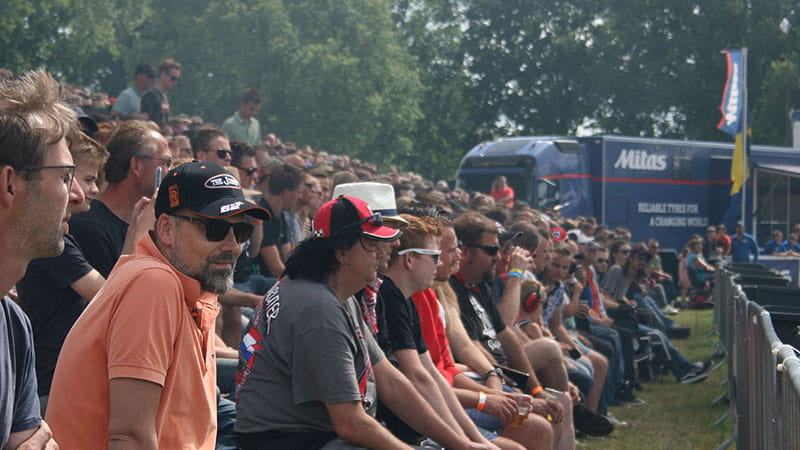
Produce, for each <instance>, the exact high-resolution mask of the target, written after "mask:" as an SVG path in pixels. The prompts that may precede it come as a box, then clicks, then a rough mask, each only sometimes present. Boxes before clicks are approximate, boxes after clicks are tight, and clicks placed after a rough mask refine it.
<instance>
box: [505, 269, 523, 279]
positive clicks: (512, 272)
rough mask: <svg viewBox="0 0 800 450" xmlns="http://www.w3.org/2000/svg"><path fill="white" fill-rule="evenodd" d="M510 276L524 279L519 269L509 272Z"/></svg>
mask: <svg viewBox="0 0 800 450" xmlns="http://www.w3.org/2000/svg"><path fill="white" fill-rule="evenodd" d="M508 276H510V277H517V278H519V279H522V271H521V270H519V269H511V270H509V271H508Z"/></svg>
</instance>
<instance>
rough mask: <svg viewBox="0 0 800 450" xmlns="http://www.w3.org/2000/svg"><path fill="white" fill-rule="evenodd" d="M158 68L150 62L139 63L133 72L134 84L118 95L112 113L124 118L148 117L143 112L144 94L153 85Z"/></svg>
mask: <svg viewBox="0 0 800 450" xmlns="http://www.w3.org/2000/svg"><path fill="white" fill-rule="evenodd" d="M155 79H156V69H155V68H153V66H151V65H150V64H139V65H138V66H136V70H135V71H134V72H133V86H131V87H129V88H127V89H124V90H123V91H122V92H120V93H119V95H118V96H117V101H116V102H114V106H113V107H112V108H111V115H113V116H117V117H121V118H123V119H146V118H147V117H145V116H144V115H142V114H141V111H142V96H143V95H144V93H145V92H147V90H148V89H150V87H151V86H152V85H153V82H154V80H155Z"/></svg>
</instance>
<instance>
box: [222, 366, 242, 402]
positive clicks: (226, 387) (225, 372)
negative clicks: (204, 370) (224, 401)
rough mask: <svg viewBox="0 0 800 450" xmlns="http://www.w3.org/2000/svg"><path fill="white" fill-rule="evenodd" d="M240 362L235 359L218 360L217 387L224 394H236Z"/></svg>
mask: <svg viewBox="0 0 800 450" xmlns="http://www.w3.org/2000/svg"><path fill="white" fill-rule="evenodd" d="M238 368H239V360H238V359H233V358H217V387H218V388H219V390H220V392H222V393H223V394H230V395H231V398H233V396H234V394H236V370H237V369H238Z"/></svg>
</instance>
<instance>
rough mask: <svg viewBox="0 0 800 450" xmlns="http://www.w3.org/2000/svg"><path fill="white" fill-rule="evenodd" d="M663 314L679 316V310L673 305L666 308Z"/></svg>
mask: <svg viewBox="0 0 800 450" xmlns="http://www.w3.org/2000/svg"><path fill="white" fill-rule="evenodd" d="M661 312H663V313H664V314H667V315H670V316H674V315H676V314H678V310H677V309H676V308H675V307H674V306H672V305H667V306H665V307H664V309H662V310H661Z"/></svg>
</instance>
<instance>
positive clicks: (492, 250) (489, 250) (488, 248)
mask: <svg viewBox="0 0 800 450" xmlns="http://www.w3.org/2000/svg"><path fill="white" fill-rule="evenodd" d="M464 247H472V248H479V249H481V250H483V251H485V252H486V254H487V255H489V256H494V255H496V254H497V252H498V251H500V247H498V246H496V245H473V244H464Z"/></svg>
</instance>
